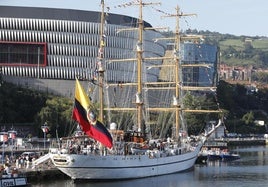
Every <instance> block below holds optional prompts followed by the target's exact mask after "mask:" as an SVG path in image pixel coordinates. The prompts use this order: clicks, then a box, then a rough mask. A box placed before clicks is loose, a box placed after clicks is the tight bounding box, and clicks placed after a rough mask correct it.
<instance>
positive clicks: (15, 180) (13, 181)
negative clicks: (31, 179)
mask: <svg viewBox="0 0 268 187" xmlns="http://www.w3.org/2000/svg"><path fill="white" fill-rule="evenodd" d="M27 185H28V183H27V178H26V177H24V176H18V177H12V176H9V175H6V176H3V177H2V178H0V186H27Z"/></svg>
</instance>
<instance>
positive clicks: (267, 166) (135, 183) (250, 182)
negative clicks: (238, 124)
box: [32, 146, 268, 187]
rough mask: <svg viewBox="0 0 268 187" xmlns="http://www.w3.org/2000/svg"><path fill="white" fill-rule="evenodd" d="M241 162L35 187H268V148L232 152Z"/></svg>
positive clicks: (255, 147) (59, 182) (253, 147)
mask: <svg viewBox="0 0 268 187" xmlns="http://www.w3.org/2000/svg"><path fill="white" fill-rule="evenodd" d="M230 150H231V151H234V152H236V153H239V154H240V156H241V159H239V160H236V161H229V162H220V161H210V162H208V163H207V164H206V165H195V167H194V169H193V170H191V171H187V172H182V173H176V174H172V175H165V176H159V177H150V178H144V179H135V180H125V181H109V182H89V181H87V182H79V183H73V182H72V180H68V179H66V180H58V181H55V180H53V181H46V182H41V183H35V184H32V186H35V187H45V186H49V187H58V186H61V187H64V186H65V187H229V186H233V187H255V186H256V187H258V186H261V187H263V186H268V146H249V147H246V146H243V147H232V148H231V149H230Z"/></svg>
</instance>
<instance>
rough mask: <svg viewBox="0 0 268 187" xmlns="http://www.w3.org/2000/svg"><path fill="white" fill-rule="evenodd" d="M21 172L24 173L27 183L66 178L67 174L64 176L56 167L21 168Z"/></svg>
mask: <svg viewBox="0 0 268 187" xmlns="http://www.w3.org/2000/svg"><path fill="white" fill-rule="evenodd" d="M21 172H22V173H24V174H25V175H26V177H27V181H28V182H29V183H32V182H39V181H44V180H53V179H65V178H68V176H66V175H65V174H64V173H62V172H61V171H60V170H58V169H57V168H46V169H42V168H38V169H22V170H21Z"/></svg>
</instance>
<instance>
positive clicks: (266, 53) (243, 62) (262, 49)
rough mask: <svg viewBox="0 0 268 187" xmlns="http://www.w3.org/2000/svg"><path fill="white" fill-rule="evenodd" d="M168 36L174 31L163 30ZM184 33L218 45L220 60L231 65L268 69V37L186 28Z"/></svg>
mask: <svg viewBox="0 0 268 187" xmlns="http://www.w3.org/2000/svg"><path fill="white" fill-rule="evenodd" d="M163 34H164V35H165V36H167V37H171V36H172V35H173V33H172V32H163ZM183 34H197V35H202V36H204V38H205V39H204V41H203V42H204V43H207V44H212V45H217V46H218V47H219V49H220V55H221V56H220V61H221V63H225V64H227V65H229V66H244V67H246V66H251V65H252V66H253V67H254V68H263V69H268V37H263V36H255V37H251V36H235V35H230V34H221V33H218V32H210V31H197V30H186V31H185V33H183Z"/></svg>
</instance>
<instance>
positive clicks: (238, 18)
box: [0, 0, 268, 36]
mask: <svg viewBox="0 0 268 187" xmlns="http://www.w3.org/2000/svg"><path fill="white" fill-rule="evenodd" d="M135 1H137V0H105V3H106V6H108V7H110V12H111V13H118V14H125V15H129V16H134V17H138V6H125V7H124V8H123V7H121V8H120V7H119V5H124V4H125V3H128V2H135ZM144 2H146V3H148V2H154V3H158V2H161V5H155V6H146V7H145V8H144V20H145V21H147V22H149V23H151V24H152V25H153V26H154V27H168V28H169V29H170V30H174V29H175V24H176V20H175V18H172V17H169V18H163V14H162V13H160V12H164V13H170V14H174V13H175V12H176V10H175V8H176V6H179V7H180V10H181V11H182V12H183V13H194V14H197V16H191V17H183V18H182V19H181V21H180V26H181V29H182V30H186V29H197V30H209V31H215V32H220V33H223V34H226V33H229V34H234V35H238V36H240V35H247V36H268V24H267V21H266V20H267V19H266V18H267V16H268V0H162V1H160V0H159V1H158V0H144ZM0 5H16V6H34V7H55V8H69V9H81V10H93V11H99V10H100V0H0ZM161 16H162V18H161Z"/></svg>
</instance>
